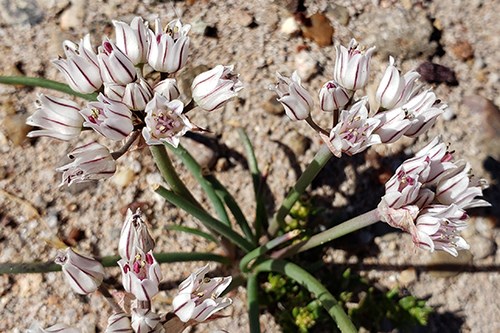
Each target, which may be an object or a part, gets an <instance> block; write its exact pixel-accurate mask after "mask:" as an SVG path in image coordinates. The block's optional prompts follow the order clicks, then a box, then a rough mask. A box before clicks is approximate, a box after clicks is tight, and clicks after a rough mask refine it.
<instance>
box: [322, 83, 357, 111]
mask: <svg viewBox="0 0 500 333" xmlns="http://www.w3.org/2000/svg"><path fill="white" fill-rule="evenodd" d="M350 98H351V93H350V92H348V91H346V90H345V89H344V88H342V87H341V86H339V85H338V84H337V83H336V82H335V81H328V82H327V83H325V84H324V85H323V87H322V88H321V90H320V91H319V100H320V108H321V110H323V111H325V112H332V111H334V110H338V109H340V108H342V107H343V106H345V105H346V104H347V103H348V102H349V100H350Z"/></svg>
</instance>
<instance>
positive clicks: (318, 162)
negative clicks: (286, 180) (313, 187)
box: [268, 145, 333, 235]
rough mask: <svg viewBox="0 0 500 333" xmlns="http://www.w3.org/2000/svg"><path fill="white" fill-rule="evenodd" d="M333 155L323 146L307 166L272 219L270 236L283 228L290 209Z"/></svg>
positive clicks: (269, 230)
mask: <svg viewBox="0 0 500 333" xmlns="http://www.w3.org/2000/svg"><path fill="white" fill-rule="evenodd" d="M332 156H333V154H332V153H331V151H330V149H328V147H327V146H326V145H323V146H322V147H321V149H320V150H319V151H318V153H317V154H316V156H314V159H313V160H312V162H311V163H310V164H309V165H308V166H307V168H306V169H305V170H304V172H303V173H302V175H301V176H300V177H299V179H298V180H297V183H296V184H295V186H294V187H293V188H292V190H291V191H290V192H289V193H288V195H287V196H286V198H285V199H284V200H283V203H282V204H281V206H280V207H279V208H278V211H277V212H276V214H275V215H274V218H273V219H272V221H271V224H270V225H269V229H268V232H269V234H270V235H274V234H276V232H277V231H278V229H279V228H280V227H282V226H283V224H284V222H285V217H286V216H287V214H288V213H289V212H290V209H292V207H293V204H294V203H295V202H297V200H299V197H300V196H301V195H302V193H304V191H305V189H306V188H307V186H309V185H310V184H311V182H312V181H313V180H314V178H316V176H317V175H318V173H319V172H320V171H321V170H322V169H323V167H324V166H325V165H326V163H327V162H328V161H329V160H330V159H331V158H332Z"/></svg>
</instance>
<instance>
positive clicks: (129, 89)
mask: <svg viewBox="0 0 500 333" xmlns="http://www.w3.org/2000/svg"><path fill="white" fill-rule="evenodd" d="M152 97H153V90H152V89H151V87H150V86H149V84H148V83H147V82H146V81H145V80H144V79H142V78H141V79H139V80H137V81H135V82H131V83H129V84H127V85H126V86H125V91H124V92H123V98H122V100H121V101H122V102H123V103H125V105H127V106H128V107H129V108H130V110H133V111H139V110H144V109H145V108H146V105H147V104H148V102H149V101H150V100H151V98H152Z"/></svg>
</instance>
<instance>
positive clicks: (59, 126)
mask: <svg viewBox="0 0 500 333" xmlns="http://www.w3.org/2000/svg"><path fill="white" fill-rule="evenodd" d="M35 106H36V111H35V113H34V114H33V115H31V116H30V117H28V119H27V120H26V124H28V125H30V126H37V127H41V128H43V129H42V130H35V131H31V132H29V133H28V137H29V138H34V137H38V136H49V137H52V138H55V139H59V140H64V141H68V140H71V139H74V138H76V137H78V136H79V135H80V132H81V131H82V125H83V118H82V116H81V115H80V113H79V111H80V107H79V106H78V104H76V103H75V102H73V101H70V100H67V99H62V98H56V97H52V96H46V95H43V94H40V95H38V99H37V100H36V102H35Z"/></svg>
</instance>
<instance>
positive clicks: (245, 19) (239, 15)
mask: <svg viewBox="0 0 500 333" xmlns="http://www.w3.org/2000/svg"><path fill="white" fill-rule="evenodd" d="M235 18H236V22H237V23H238V24H239V25H241V26H242V27H251V26H255V20H254V17H253V15H252V14H251V13H249V12H248V11H246V10H239V11H238V12H236V13H235Z"/></svg>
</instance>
